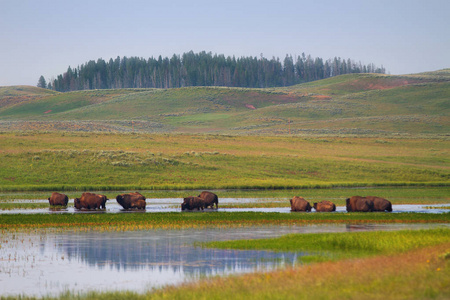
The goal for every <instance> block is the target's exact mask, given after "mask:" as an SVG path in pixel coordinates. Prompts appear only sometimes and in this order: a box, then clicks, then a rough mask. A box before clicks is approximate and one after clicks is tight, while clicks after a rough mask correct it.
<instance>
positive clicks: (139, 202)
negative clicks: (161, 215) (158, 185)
mask: <svg viewBox="0 0 450 300" xmlns="http://www.w3.org/2000/svg"><path fill="white" fill-rule="evenodd" d="M116 200H117V203H119V204H120V205H122V207H123V208H124V209H145V205H146V203H145V197H144V196H143V195H141V194H140V193H138V192H135V193H128V194H121V195H117V197H116Z"/></svg>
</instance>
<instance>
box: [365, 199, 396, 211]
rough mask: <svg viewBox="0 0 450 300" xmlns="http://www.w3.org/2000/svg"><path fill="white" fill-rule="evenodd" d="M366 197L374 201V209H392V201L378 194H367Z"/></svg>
mask: <svg viewBox="0 0 450 300" xmlns="http://www.w3.org/2000/svg"><path fill="white" fill-rule="evenodd" d="M366 198H367V199H369V200H370V201H372V202H373V211H389V212H390V211H392V203H391V201H389V200H387V199H384V198H381V197H376V196H366Z"/></svg>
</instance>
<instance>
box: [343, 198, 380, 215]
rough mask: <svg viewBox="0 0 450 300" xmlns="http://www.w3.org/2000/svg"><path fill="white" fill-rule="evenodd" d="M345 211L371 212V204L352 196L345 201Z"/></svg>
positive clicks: (367, 200)
mask: <svg viewBox="0 0 450 300" xmlns="http://www.w3.org/2000/svg"><path fill="white" fill-rule="evenodd" d="M346 206H347V211H348V212H352V211H360V212H369V211H373V202H372V201H370V200H369V199H367V198H365V197H361V196H352V197H351V198H347V200H346Z"/></svg>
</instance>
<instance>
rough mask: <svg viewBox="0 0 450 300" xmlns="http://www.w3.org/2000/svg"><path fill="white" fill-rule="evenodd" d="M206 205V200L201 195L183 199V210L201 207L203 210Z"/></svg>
mask: <svg viewBox="0 0 450 300" xmlns="http://www.w3.org/2000/svg"><path fill="white" fill-rule="evenodd" d="M204 207H205V200H203V198H200V197H193V196H190V197H186V198H184V199H183V203H181V210H186V209H188V210H193V209H197V210H200V208H201V209H202V210H203V208H204Z"/></svg>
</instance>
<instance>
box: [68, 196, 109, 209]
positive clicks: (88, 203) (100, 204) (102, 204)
mask: <svg viewBox="0 0 450 300" xmlns="http://www.w3.org/2000/svg"><path fill="white" fill-rule="evenodd" d="M107 200H108V198H106V196H105V195H100V194H94V193H83V194H82V195H81V197H80V198H75V199H74V200H73V204H74V206H75V208H76V209H83V208H84V209H98V208H103V209H105V208H106V201H107Z"/></svg>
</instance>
